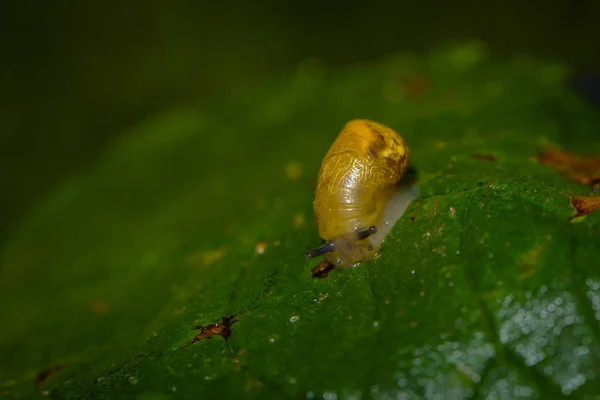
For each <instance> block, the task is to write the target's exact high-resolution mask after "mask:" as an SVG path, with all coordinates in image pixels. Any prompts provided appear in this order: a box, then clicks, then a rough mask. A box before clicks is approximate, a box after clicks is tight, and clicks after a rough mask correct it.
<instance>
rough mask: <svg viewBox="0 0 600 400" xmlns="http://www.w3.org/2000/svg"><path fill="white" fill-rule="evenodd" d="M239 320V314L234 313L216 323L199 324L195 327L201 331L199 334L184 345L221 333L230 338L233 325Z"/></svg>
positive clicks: (224, 337) (220, 334) (223, 336)
mask: <svg viewBox="0 0 600 400" xmlns="http://www.w3.org/2000/svg"><path fill="white" fill-rule="evenodd" d="M236 322H237V316H236V315H232V316H231V317H222V318H221V322H217V323H216V324H209V325H205V326H202V325H198V326H196V327H194V329H198V330H199V331H200V333H199V334H197V335H196V336H194V338H193V339H192V341H191V342H189V343H187V344H185V345H184V346H183V347H187V346H189V345H190V344H193V343H196V342H199V341H200V340H204V339H212V338H213V337H214V336H216V335H219V336H221V337H222V338H223V339H225V340H228V339H229V337H230V336H231V325H233V324H234V323H236Z"/></svg>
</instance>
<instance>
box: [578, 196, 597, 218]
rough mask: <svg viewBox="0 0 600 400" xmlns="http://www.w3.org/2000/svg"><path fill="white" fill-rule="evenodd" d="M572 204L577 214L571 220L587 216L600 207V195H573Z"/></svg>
mask: <svg viewBox="0 0 600 400" xmlns="http://www.w3.org/2000/svg"><path fill="white" fill-rule="evenodd" d="M571 205H572V206H573V208H574V209H575V210H576V211H577V214H575V215H574V216H572V217H571V221H573V220H574V219H579V218H582V217H585V216H586V215H588V214H589V213H591V212H594V211H596V210H597V209H599V208H600V196H572V197H571Z"/></svg>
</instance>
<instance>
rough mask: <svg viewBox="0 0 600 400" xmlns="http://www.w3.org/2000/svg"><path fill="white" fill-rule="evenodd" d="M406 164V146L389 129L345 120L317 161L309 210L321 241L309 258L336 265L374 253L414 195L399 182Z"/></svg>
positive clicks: (366, 258) (352, 263) (371, 123)
mask: <svg viewBox="0 0 600 400" xmlns="http://www.w3.org/2000/svg"><path fill="white" fill-rule="evenodd" d="M409 164H410V151H409V149H408V146H407V145H406V142H405V141H404V139H403V138H402V137H401V136H400V135H398V133H396V132H395V131H394V130H393V129H391V128H389V127H387V126H385V125H382V124H380V123H377V122H374V121H369V120H364V119H357V120H352V121H350V122H348V123H347V124H346V125H345V126H344V128H343V129H342V131H341V132H340V134H339V135H338V137H337V139H336V140H335V141H334V143H333V144H332V146H331V148H330V149H329V151H328V152H327V154H326V155H325V158H324V159H323V162H322V164H321V168H320V171H319V175H318V178H317V187H316V191H315V199H314V203H313V210H314V213H315V220H316V223H317V227H318V230H319V236H321V238H323V239H324V240H325V244H324V245H323V246H321V247H319V248H318V249H316V250H313V251H311V252H309V253H307V256H308V258H313V257H317V256H321V255H323V256H325V259H326V260H327V261H328V262H330V263H331V264H333V265H335V266H336V267H350V266H353V265H355V264H358V263H360V262H362V261H366V260H368V259H370V258H372V257H373V256H374V255H375V254H377V253H378V252H379V249H380V247H381V243H382V241H383V239H384V237H385V236H386V235H387V233H388V232H389V230H391V228H392V226H393V223H394V222H395V221H396V220H397V219H398V218H399V216H400V215H402V213H403V212H404V210H405V209H406V207H407V206H408V204H409V203H410V201H412V199H414V198H415V197H416V189H415V188H414V187H413V188H408V187H407V186H406V185H402V184H400V183H401V180H402V178H403V177H404V176H405V175H406V173H407V171H408V170H409ZM398 211H399V215H398Z"/></svg>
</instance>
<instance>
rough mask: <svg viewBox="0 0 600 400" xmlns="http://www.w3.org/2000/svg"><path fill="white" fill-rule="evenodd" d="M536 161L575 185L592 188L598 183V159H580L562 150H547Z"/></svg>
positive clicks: (599, 177)
mask: <svg viewBox="0 0 600 400" xmlns="http://www.w3.org/2000/svg"><path fill="white" fill-rule="evenodd" d="M538 161H539V162H541V163H543V164H546V165H548V166H549V167H551V168H554V169H556V170H558V171H559V172H561V173H562V174H563V175H564V176H566V177H567V178H569V179H571V180H572V181H575V182H577V183H581V184H583V185H592V186H594V185H596V184H598V183H599V182H600V157H580V156H578V155H576V154H572V153H567V152H565V151H562V150H557V149H549V150H546V151H544V152H543V153H541V154H540V155H539V156H538Z"/></svg>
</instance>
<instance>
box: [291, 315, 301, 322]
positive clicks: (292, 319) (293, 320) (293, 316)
mask: <svg viewBox="0 0 600 400" xmlns="http://www.w3.org/2000/svg"><path fill="white" fill-rule="evenodd" d="M298 319H300V316H299V315H292V317H291V318H290V322H291V323H292V324H293V323H294V322H296V321H298Z"/></svg>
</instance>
